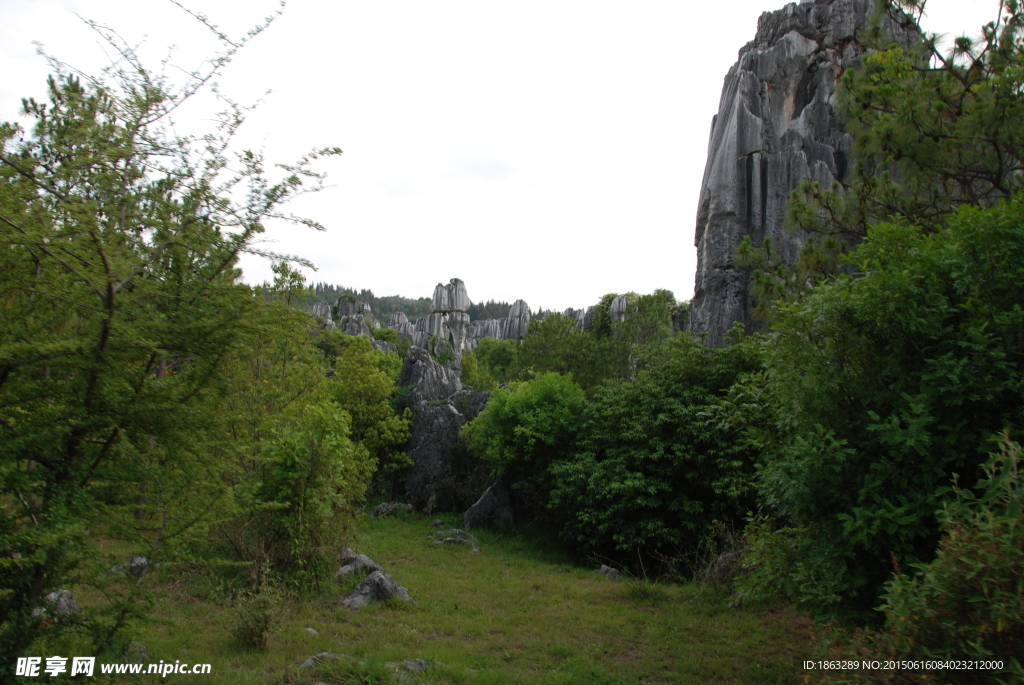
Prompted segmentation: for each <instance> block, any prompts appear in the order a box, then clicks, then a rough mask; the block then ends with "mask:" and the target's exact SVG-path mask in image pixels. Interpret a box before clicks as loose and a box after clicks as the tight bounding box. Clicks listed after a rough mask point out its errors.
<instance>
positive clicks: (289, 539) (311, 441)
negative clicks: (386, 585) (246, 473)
mask: <svg viewBox="0 0 1024 685" xmlns="http://www.w3.org/2000/svg"><path fill="white" fill-rule="evenodd" d="M348 432H349V417H348V415H347V414H345V413H344V412H343V411H341V409H339V408H338V407H337V406H336V405H334V404H333V403H331V402H330V401H327V402H325V403H322V404H318V405H310V406H304V407H299V408H297V409H296V410H294V411H292V412H290V413H289V416H288V417H287V420H285V421H282V422H281V423H280V424H279V425H278V426H277V427H275V428H274V429H272V431H271V434H270V435H269V436H268V437H267V438H266V439H265V440H264V441H263V442H262V445H261V452H260V455H259V458H258V461H257V464H258V466H257V468H256V469H255V471H254V473H253V474H252V477H251V478H250V479H248V480H246V481H244V482H242V483H240V484H239V485H238V486H237V488H236V491H237V496H238V499H239V502H240V504H241V505H242V507H243V508H244V511H245V516H246V519H247V520H246V524H245V527H244V530H239V531H237V534H236V535H235V536H234V539H235V540H236V541H237V542H236V544H245V545H247V546H248V549H247V550H246V553H244V554H243V558H249V559H253V558H256V561H257V563H260V560H259V559H258V557H260V556H261V555H265V556H266V559H267V562H268V563H269V564H270V565H271V567H272V568H273V569H275V570H277V571H279V572H281V573H283V574H286V575H289V576H291V577H292V578H295V579H301V580H303V581H312V582H317V581H319V580H320V579H322V578H324V577H325V576H326V575H327V574H328V573H329V571H330V570H331V568H332V566H333V564H334V562H335V557H336V556H337V554H338V553H339V552H340V551H341V550H342V548H343V542H344V541H345V538H346V535H345V530H346V524H347V523H348V522H349V520H350V518H349V517H350V515H351V513H352V504H353V503H354V502H356V501H359V500H360V499H361V498H362V496H363V493H364V492H365V491H366V487H367V485H368V484H369V480H370V476H371V475H372V473H373V468H374V464H375V462H374V460H373V459H372V458H371V457H370V456H369V455H368V453H367V452H366V449H365V448H364V447H362V446H360V445H355V444H353V443H352V441H351V440H349V438H348V435H347V433H348Z"/></svg>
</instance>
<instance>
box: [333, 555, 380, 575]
mask: <svg viewBox="0 0 1024 685" xmlns="http://www.w3.org/2000/svg"><path fill="white" fill-rule="evenodd" d="M383 570H384V569H383V568H382V567H381V566H380V565H378V564H377V562H375V561H374V560H373V559H371V558H370V557H368V556H366V555H365V554H356V553H355V552H353V551H352V550H351V549H346V550H345V551H344V552H342V554H341V568H340V569H338V572H337V573H335V574H334V579H335V580H343V579H345V578H351V577H352V576H357V575H362V576H365V575H368V574H370V573H373V572H374V571H383Z"/></svg>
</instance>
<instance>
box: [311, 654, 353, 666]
mask: <svg viewBox="0 0 1024 685" xmlns="http://www.w3.org/2000/svg"><path fill="white" fill-rule="evenodd" d="M347 658H349V657H348V655H347V654H331V653H330V652H320V653H319V654H316V655H314V656H311V657H309V658H308V659H306V660H305V661H303V662H302V663H301V664H299V668H313V667H314V666H319V665H320V664H322V663H324V662H325V661H338V660H339V659H347Z"/></svg>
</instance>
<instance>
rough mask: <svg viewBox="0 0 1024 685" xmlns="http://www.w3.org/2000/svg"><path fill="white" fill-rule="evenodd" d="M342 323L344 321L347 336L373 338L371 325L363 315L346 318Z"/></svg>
mask: <svg viewBox="0 0 1024 685" xmlns="http://www.w3.org/2000/svg"><path fill="white" fill-rule="evenodd" d="M342 321H344V328H345V333H346V334H347V335H365V336H367V337H373V333H372V332H371V331H370V324H369V323H368V322H367V321H366V318H365V317H364V316H363V315H362V314H353V315H352V316H348V317H345V318H344V319H342Z"/></svg>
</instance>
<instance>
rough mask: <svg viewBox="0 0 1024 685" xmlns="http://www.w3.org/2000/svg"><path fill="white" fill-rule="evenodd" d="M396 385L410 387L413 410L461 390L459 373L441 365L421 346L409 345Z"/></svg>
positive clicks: (410, 402)
mask: <svg viewBox="0 0 1024 685" xmlns="http://www.w3.org/2000/svg"><path fill="white" fill-rule="evenodd" d="M398 385H399V386H405V387H411V388H412V390H410V391H409V406H411V407H412V408H413V410H414V411H415V409H416V407H417V406H418V405H420V404H422V403H424V402H438V401H440V400H447V399H448V398H449V397H451V396H452V395H454V394H455V393H457V392H459V391H460V390H462V381H461V380H460V379H459V373H458V372H457V371H456V370H455V369H454V368H453V367H451V366H442V365H441V364H438V363H437V361H436V360H435V359H434V358H433V357H431V356H430V353H429V352H427V350H425V349H423V348H421V347H416V346H414V347H410V348H409V352H408V353H407V354H406V355H405V361H404V362H403V363H402V370H401V371H400V372H399V374H398Z"/></svg>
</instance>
